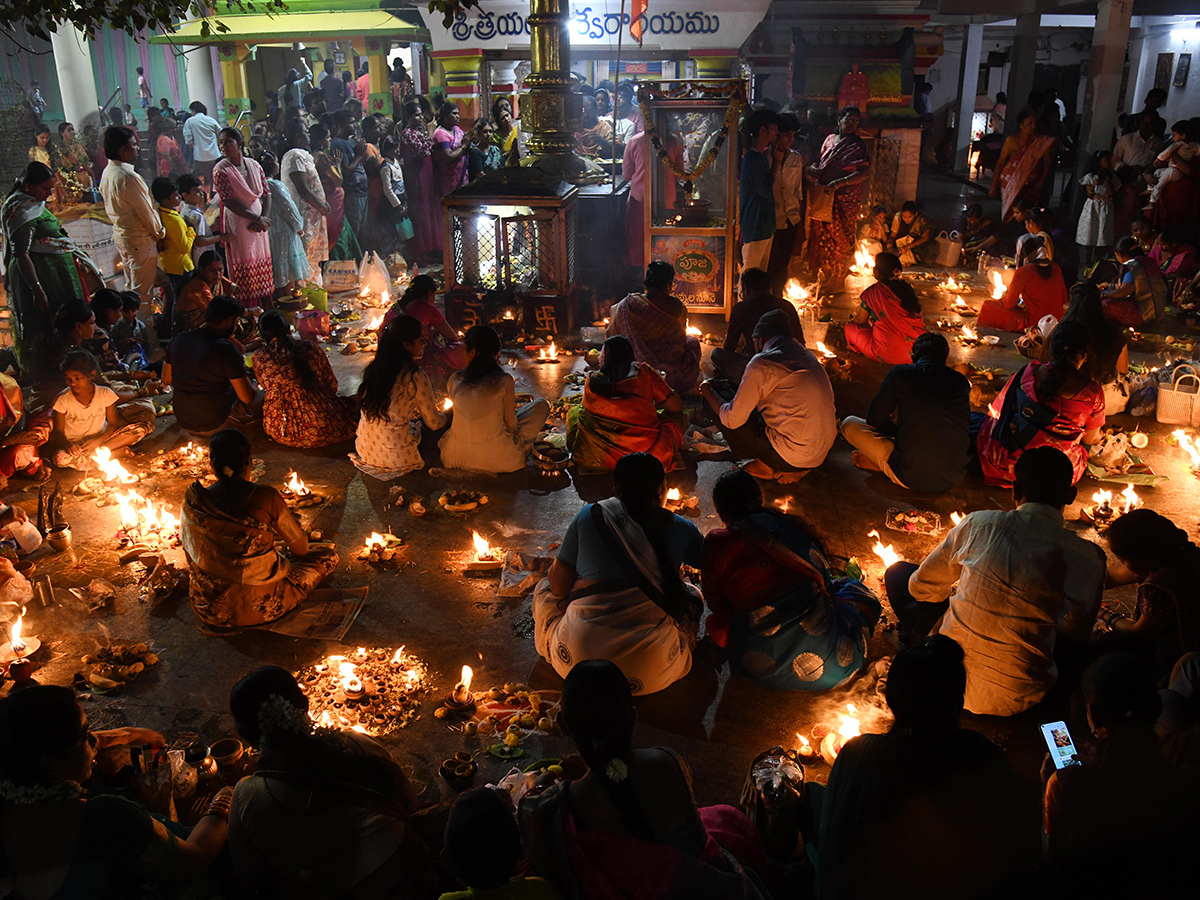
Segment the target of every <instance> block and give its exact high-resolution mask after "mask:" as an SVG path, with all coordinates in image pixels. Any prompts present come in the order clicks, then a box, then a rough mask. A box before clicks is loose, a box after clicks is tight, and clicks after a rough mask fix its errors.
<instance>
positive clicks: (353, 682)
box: [329, 656, 363, 693]
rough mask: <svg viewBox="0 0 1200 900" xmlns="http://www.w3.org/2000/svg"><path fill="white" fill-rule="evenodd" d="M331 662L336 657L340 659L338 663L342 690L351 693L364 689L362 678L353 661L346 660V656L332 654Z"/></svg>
mask: <svg viewBox="0 0 1200 900" xmlns="http://www.w3.org/2000/svg"><path fill="white" fill-rule="evenodd" d="M329 659H330V662H332V661H333V660H335V659H340V660H342V662H339V663H338V678H339V682H340V684H341V686H342V690H344V691H349V692H351V693H358V692H359V691H361V690H362V689H363V683H362V679H361V678H359V677H358V671H357V669H356V667H355V665H354V663H352V662H346V661H345V657H340V656H331V657H329Z"/></svg>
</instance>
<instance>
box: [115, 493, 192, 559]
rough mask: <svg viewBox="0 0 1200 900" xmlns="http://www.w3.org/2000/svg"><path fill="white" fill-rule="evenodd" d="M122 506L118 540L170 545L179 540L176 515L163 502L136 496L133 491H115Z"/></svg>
mask: <svg viewBox="0 0 1200 900" xmlns="http://www.w3.org/2000/svg"><path fill="white" fill-rule="evenodd" d="M114 496H115V497H116V500H117V504H118V505H119V506H120V510H121V530H122V531H123V532H124V536H123V537H122V539H121V543H122V544H125V543H134V544H142V543H144V544H150V545H152V546H157V547H173V546H175V544H176V543H178V541H179V517H178V516H176V515H175V514H174V513H172V512H170V511H169V510H168V509H167V508H166V506H164V505H155V504H154V503H153V502H152V501H150V500H147V499H145V498H143V497H141V496H139V495H138V494H137V493H136V492H134V491H129V492H127V493H120V494H115V495H114Z"/></svg>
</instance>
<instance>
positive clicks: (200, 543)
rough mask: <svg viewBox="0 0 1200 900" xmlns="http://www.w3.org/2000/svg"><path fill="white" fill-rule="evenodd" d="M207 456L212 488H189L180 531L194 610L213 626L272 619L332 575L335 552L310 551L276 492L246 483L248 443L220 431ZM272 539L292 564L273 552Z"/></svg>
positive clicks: (233, 432)
mask: <svg viewBox="0 0 1200 900" xmlns="http://www.w3.org/2000/svg"><path fill="white" fill-rule="evenodd" d="M208 451H209V458H210V459H211V461H212V467H213V472H215V473H216V476H217V483H216V484H214V485H213V486H212V487H204V486H203V485H202V484H200V482H199V481H195V482H193V483H192V486H191V487H189V488H188V490H187V494H186V496H185V497H184V500H183V521H182V524H181V528H180V535H181V537H182V540H183V551H184V553H185V554H186V555H187V561H188V566H189V567H190V568H191V573H192V577H191V587H190V597H189V599H190V602H191V604H192V610H193V611H194V612H195V613H196V616H197V617H198V618H199V619H200V621H202V622H203V623H204V624H205V625H210V626H217V627H233V628H245V627H251V626H254V625H262V624H263V623H265V622H271V621H274V620H275V619H278V618H279V617H280V616H282V615H283V614H284V613H287V612H290V611H291V610H293V609H295V608H296V607H297V606H299V605H300V604H301V602H303V600H304V598H305V597H307V596H308V595H309V594H310V593H311V592H312V590H313V589H314V588H315V587H316V586H317V585H318V584H320V583H321V580H322V579H323V578H324V577H325V576H326V575H328V574H329V573H330V572H332V571H333V569H334V567H335V566H336V565H337V563H338V555H337V553H336V552H335V551H334V550H333V548H331V547H329V548H326V547H320V548H316V549H312V550H310V549H309V546H308V537H307V536H306V535H305V534H304V531H303V529H301V527H300V523H299V522H297V521H296V517H295V516H294V515H292V512H291V510H289V509H288V508H287V504H286V503H285V502H284V500H283V497H282V496H280V494H279V491H277V490H275V489H274V488H269V487H266V486H264V485H257V484H254V483H253V482H251V481H250V480H249V479H248V476H249V474H250V441H249V440H247V438H246V436H245V435H244V434H242V433H241V432H240V431H236V430H234V429H232V428H227V429H225V430H224V431H218V432H217V433H216V434H215V435H213V437H212V440H211V441H209V445H208ZM276 540H281V541H283V543H284V544H285V545H286V546H287V549H288V552H289V553H290V554H291V557H292V558H291V559H289V558H288V557H287V556H285V555H284V554H283V553H281V552H280V551H278V550H276V549H275V541H276Z"/></svg>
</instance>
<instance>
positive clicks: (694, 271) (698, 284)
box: [650, 235, 725, 309]
mask: <svg viewBox="0 0 1200 900" xmlns="http://www.w3.org/2000/svg"><path fill="white" fill-rule="evenodd" d="M650 259H651V260H662V261H664V262H669V263H670V264H671V265H672V266H674V267H675V272H676V275H675V288H674V293H675V296H677V297H678V298H679V299H680V300H681V301H683V304H684V305H685V306H687V307H688V308H689V309H694V308H696V307H699V306H716V307H719V308H722V309H723V308H724V306H725V236H724V235H686V236H685V235H680V236H678V237H676V236H670V237H668V236H666V235H655V236H654V238H653V239H652V240H651V241H650Z"/></svg>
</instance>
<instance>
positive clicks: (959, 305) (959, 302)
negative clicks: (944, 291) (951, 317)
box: [954, 295, 971, 309]
mask: <svg viewBox="0 0 1200 900" xmlns="http://www.w3.org/2000/svg"><path fill="white" fill-rule="evenodd" d="M954 308H955V309H970V308H971V307H970V306H968V305H967V301H966V300H964V299H963V298H962V297H961V296H957V295H956V296H955V298H954Z"/></svg>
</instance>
